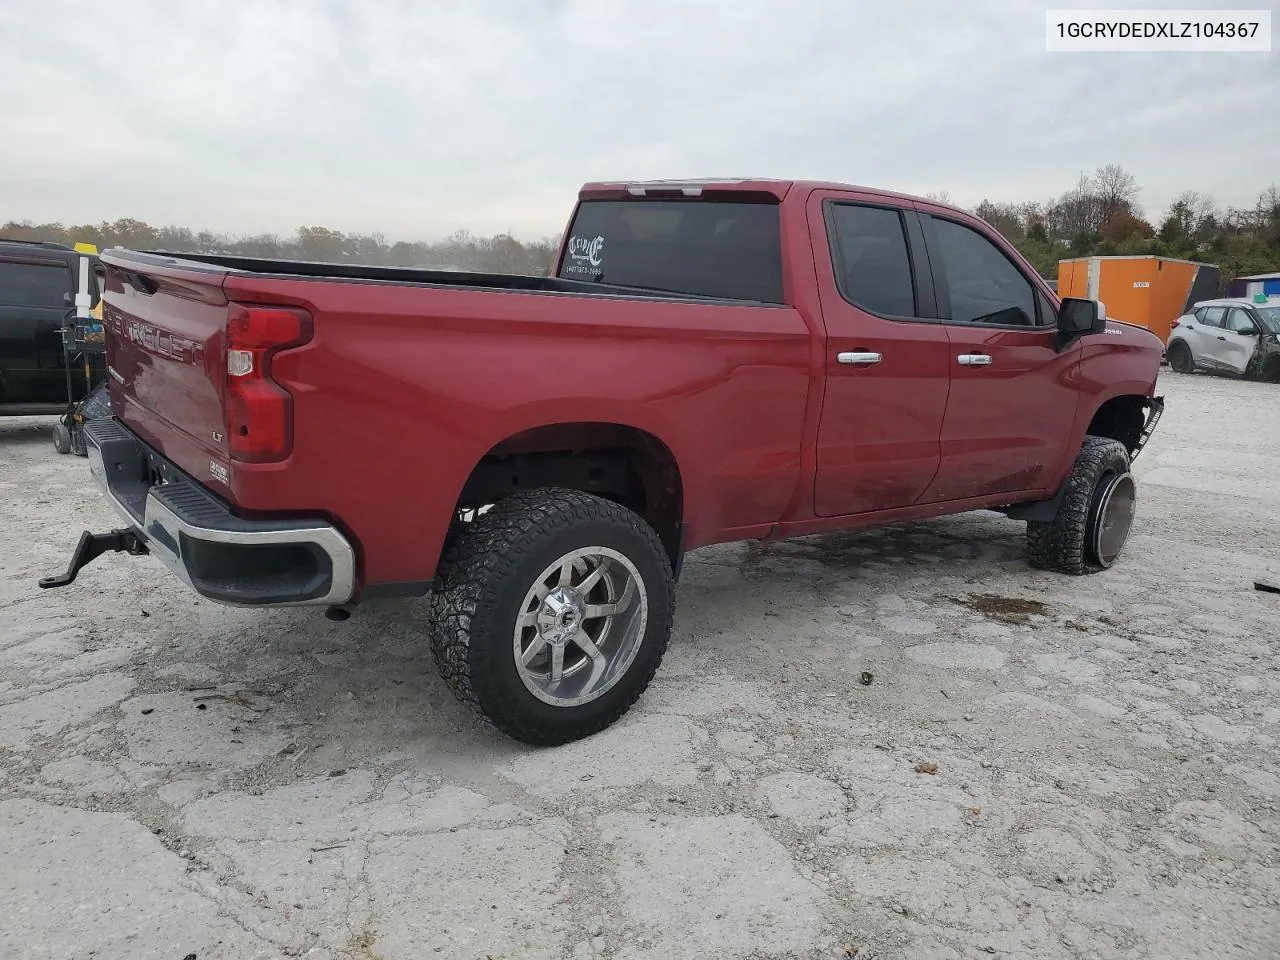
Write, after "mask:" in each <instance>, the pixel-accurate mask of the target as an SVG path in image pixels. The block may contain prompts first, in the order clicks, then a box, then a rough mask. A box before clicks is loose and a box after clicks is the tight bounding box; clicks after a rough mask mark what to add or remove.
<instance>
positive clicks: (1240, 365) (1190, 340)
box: [1165, 297, 1280, 380]
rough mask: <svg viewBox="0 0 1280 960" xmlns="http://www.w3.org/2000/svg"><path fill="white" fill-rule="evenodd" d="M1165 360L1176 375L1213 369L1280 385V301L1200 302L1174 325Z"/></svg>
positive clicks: (1242, 299) (1233, 299) (1237, 300)
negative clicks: (1261, 378)
mask: <svg viewBox="0 0 1280 960" xmlns="http://www.w3.org/2000/svg"><path fill="white" fill-rule="evenodd" d="M1165 356H1166V357H1167V358H1168V360H1169V366H1170V367H1171V368H1172V369H1173V371H1174V372H1175V373H1195V371H1197V370H1212V371H1215V372H1220V373H1233V374H1236V375H1237V376H1245V375H1250V376H1256V375H1260V376H1262V377H1263V378H1264V379H1267V380H1280V301H1274V300H1273V301H1271V302H1270V303H1254V302H1253V301H1251V300H1246V299H1244V298H1230V297H1228V298H1224V299H1221V300H1202V301H1201V302H1200V303H1197V304H1196V305H1195V307H1194V308H1193V309H1192V310H1191V312H1190V313H1185V314H1183V315H1182V316H1180V317H1179V318H1178V319H1177V320H1175V321H1173V329H1172V330H1171V331H1170V333H1169V343H1168V345H1167V346H1166V347H1165Z"/></svg>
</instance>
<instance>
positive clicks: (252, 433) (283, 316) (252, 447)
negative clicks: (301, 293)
mask: <svg viewBox="0 0 1280 960" xmlns="http://www.w3.org/2000/svg"><path fill="white" fill-rule="evenodd" d="M311 336H312V323H311V316H310V315H309V314H308V313H307V312H306V311H305V310H299V309H296V308H293V307H274V306H251V305H248V304H241V303H233V304H231V306H230V307H229V308H228V312H227V329H226V368H227V380H226V415H227V443H228V447H229V451H230V453H231V459H233V460H238V461H240V462H242V463H271V462H273V461H277V460H283V459H285V458H286V457H287V456H289V452H290V450H291V449H292V447H293V397H292V396H291V395H290V394H289V391H288V390H286V389H285V388H284V387H282V386H281V385H280V384H278V383H276V382H275V381H274V380H273V379H272V378H271V358H272V357H273V356H274V355H275V354H277V353H279V352H280V351H281V350H288V349H291V348H293V347H299V346H302V344H304V343H306V342H307V341H308V340H310V339H311Z"/></svg>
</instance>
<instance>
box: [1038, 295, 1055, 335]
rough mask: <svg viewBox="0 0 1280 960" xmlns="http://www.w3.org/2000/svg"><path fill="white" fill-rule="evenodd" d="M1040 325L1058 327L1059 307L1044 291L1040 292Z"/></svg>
mask: <svg viewBox="0 0 1280 960" xmlns="http://www.w3.org/2000/svg"><path fill="white" fill-rule="evenodd" d="M1040 325H1041V326H1042V327H1056V326H1057V325H1058V308H1057V307H1055V306H1054V305H1053V301H1052V300H1050V299H1049V298H1048V297H1046V296H1045V295H1044V294H1043V293H1042V294H1040Z"/></svg>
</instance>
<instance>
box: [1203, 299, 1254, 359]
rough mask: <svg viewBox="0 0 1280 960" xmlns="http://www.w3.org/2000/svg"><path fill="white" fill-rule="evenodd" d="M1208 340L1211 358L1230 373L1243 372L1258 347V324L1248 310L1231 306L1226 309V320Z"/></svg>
mask: <svg viewBox="0 0 1280 960" xmlns="http://www.w3.org/2000/svg"><path fill="white" fill-rule="evenodd" d="M1213 334H1214V336H1213V338H1212V339H1211V340H1210V341H1209V343H1210V344H1211V347H1210V349H1211V350H1212V352H1213V358H1214V359H1215V360H1216V361H1217V362H1218V364H1219V365H1220V367H1221V369H1223V370H1230V371H1231V372H1232V373H1238V374H1243V373H1244V372H1245V371H1246V370H1248V369H1249V361H1250V360H1252V359H1253V353H1254V351H1255V350H1257V349H1258V336H1259V330H1258V325H1257V324H1256V323H1254V322H1253V317H1251V316H1249V311H1247V310H1245V309H1243V308H1241V307H1232V308H1231V309H1230V310H1228V311H1227V318H1226V322H1225V323H1223V325H1222V329H1221V330H1214V331H1213Z"/></svg>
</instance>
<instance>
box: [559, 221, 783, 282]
mask: <svg viewBox="0 0 1280 960" xmlns="http://www.w3.org/2000/svg"><path fill="white" fill-rule="evenodd" d="M558 275H559V276H560V277H561V278H563V279H565V280H582V281H586V282H588V283H610V284H618V285H621V286H627V287H642V288H644V289H647V290H661V291H664V292H668V293H684V294H691V295H693V296H703V297H720V298H724V299H726V300H751V301H757V302H764V303H782V302H783V299H782V246H781V241H780V239H779V235H778V206H777V204H776V203H742V202H726V201H711V200H587V201H583V203H582V204H580V205H579V207H578V212H577V214H576V215H575V216H574V219H573V225H572V226H571V227H570V229H569V239H568V241H567V242H566V243H565V247H564V259H563V260H561V262H560V271H559V274H558Z"/></svg>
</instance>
